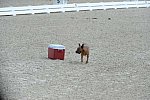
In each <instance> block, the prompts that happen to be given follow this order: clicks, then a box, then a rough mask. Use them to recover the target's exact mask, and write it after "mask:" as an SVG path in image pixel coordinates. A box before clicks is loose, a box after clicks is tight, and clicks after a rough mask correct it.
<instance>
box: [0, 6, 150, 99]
mask: <svg viewBox="0 0 150 100" xmlns="http://www.w3.org/2000/svg"><path fill="white" fill-rule="evenodd" d="M0 23H1V24H0V78H1V79H0V86H1V91H0V92H1V95H2V97H3V99H4V100H149V98H150V94H149V93H150V9H149V8H146V9H145V8H140V9H118V10H96V11H91V12H90V11H82V12H66V13H51V14H36V15H19V16H15V17H12V16H1V17H0ZM53 43H56V44H63V45H64V46H65V47H66V52H65V60H50V59H48V58H47V55H48V54H47V53H48V52H47V50H48V45H49V44H53ZM78 43H86V44H88V45H89V47H90V58H89V63H88V64H85V60H86V59H84V63H81V62H80V55H78V54H76V53H75V50H76V48H77V47H78Z"/></svg>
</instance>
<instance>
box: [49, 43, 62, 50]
mask: <svg viewBox="0 0 150 100" xmlns="http://www.w3.org/2000/svg"><path fill="white" fill-rule="evenodd" d="M48 48H52V49H65V46H64V45H60V44H50V45H49V46H48Z"/></svg>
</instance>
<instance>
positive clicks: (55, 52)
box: [48, 44, 65, 60]
mask: <svg viewBox="0 0 150 100" xmlns="http://www.w3.org/2000/svg"><path fill="white" fill-rule="evenodd" d="M48 58H49V59H60V60H64V58H65V46H63V45H59V44H50V45H49V46H48Z"/></svg>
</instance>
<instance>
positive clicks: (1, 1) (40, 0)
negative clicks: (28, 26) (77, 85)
mask: <svg viewBox="0 0 150 100" xmlns="http://www.w3.org/2000/svg"><path fill="white" fill-rule="evenodd" d="M111 1H119V2H120V1H127V0H68V3H87V2H91V3H94V2H111ZM47 4H53V0H0V7H9V6H28V5H47Z"/></svg>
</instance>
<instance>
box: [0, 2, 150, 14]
mask: <svg viewBox="0 0 150 100" xmlns="http://www.w3.org/2000/svg"><path fill="white" fill-rule="evenodd" d="M149 7H150V1H124V2H100V3H74V4H61V5H40V6H23V7H4V8H0V16H7V15H10V16H16V15H22V14H40V13H52V12H73V11H77V12H79V11H92V10H108V9H128V8H149Z"/></svg>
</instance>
